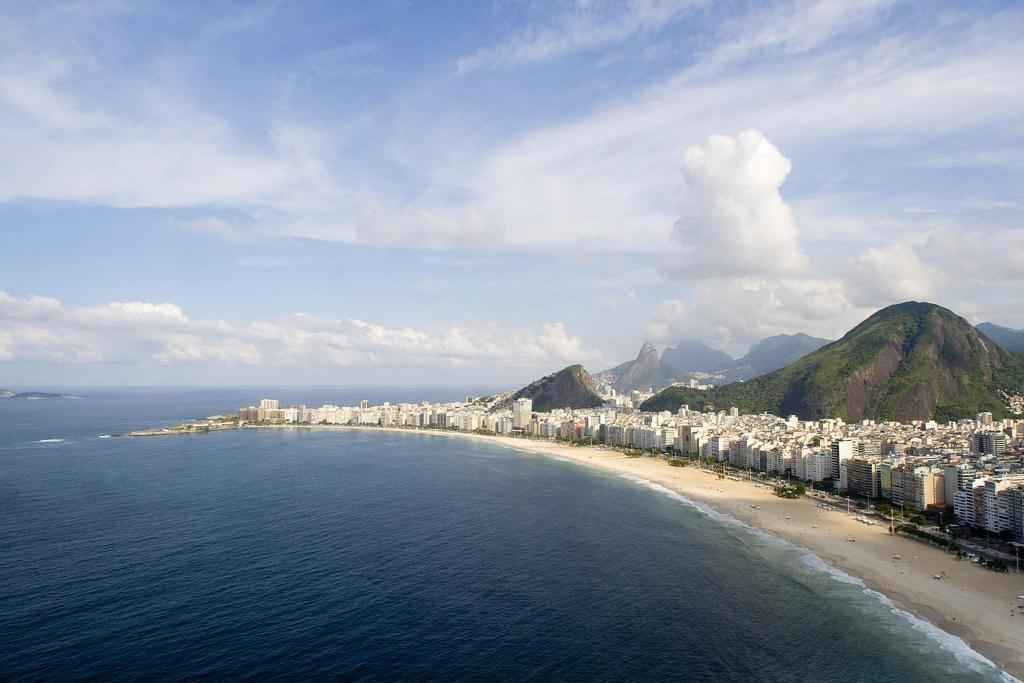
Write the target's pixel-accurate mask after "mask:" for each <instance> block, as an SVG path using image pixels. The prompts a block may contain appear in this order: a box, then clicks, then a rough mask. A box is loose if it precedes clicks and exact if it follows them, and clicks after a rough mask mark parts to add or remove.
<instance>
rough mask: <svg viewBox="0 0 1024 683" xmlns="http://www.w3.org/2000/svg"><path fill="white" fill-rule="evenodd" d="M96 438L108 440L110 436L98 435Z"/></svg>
mask: <svg viewBox="0 0 1024 683" xmlns="http://www.w3.org/2000/svg"><path fill="white" fill-rule="evenodd" d="M96 438H97V439H109V438H110V434H100V435H99V436H97V437H96Z"/></svg>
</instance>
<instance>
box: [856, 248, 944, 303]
mask: <svg viewBox="0 0 1024 683" xmlns="http://www.w3.org/2000/svg"><path fill="white" fill-rule="evenodd" d="M849 266H850V269H849V271H850V272H849V277H848V288H849V292H850V298H851V299H852V300H853V302H854V303H856V304H859V305H861V306H885V305H888V304H892V303H899V302H901V301H907V300H911V299H929V298H930V297H931V296H932V295H933V294H934V292H935V281H936V278H937V272H936V270H935V269H934V268H933V267H931V266H929V265H927V264H926V263H925V262H924V261H922V260H921V258H920V257H919V256H918V255H917V252H916V251H914V249H913V248H911V247H910V246H909V245H906V244H902V243H896V244H890V245H887V246H883V247H872V248H870V249H866V250H864V251H863V252H861V253H859V254H857V255H856V256H853V257H851V258H850V260H849Z"/></svg>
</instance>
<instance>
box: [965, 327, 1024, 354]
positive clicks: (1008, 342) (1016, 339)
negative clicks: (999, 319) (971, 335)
mask: <svg viewBox="0 0 1024 683" xmlns="http://www.w3.org/2000/svg"><path fill="white" fill-rule="evenodd" d="M977 328H978V331H979V332H981V333H982V334H984V335H985V336H986V337H988V338H989V339H991V340H992V341H994V342H995V343H996V344H998V345H999V346H1001V347H1003V348H1004V349H1006V350H1007V351H1012V352H1013V353H1024V330H1015V329H1013V328H1012V327H1004V326H1002V325H996V324H995V323H981V324H979V325H977Z"/></svg>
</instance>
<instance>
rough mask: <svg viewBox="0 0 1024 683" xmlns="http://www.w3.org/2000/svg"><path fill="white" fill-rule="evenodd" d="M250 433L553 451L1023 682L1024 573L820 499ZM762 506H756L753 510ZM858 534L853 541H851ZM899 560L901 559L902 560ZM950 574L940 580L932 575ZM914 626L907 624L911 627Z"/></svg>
mask: <svg viewBox="0 0 1024 683" xmlns="http://www.w3.org/2000/svg"><path fill="white" fill-rule="evenodd" d="M244 428H245V429H277V430H294V431H300V430H308V431H369V432H390V433H398V434H417V435H430V436H443V437H451V438H463V439H474V440H478V441H482V442H487V443H494V444H497V445H500V446H503V447H506V448H512V449H517V450H520V451H523V452H528V453H532V454H535V455H542V456H546V457H554V458H556V459H559V460H565V461H569V462H572V463H575V464H577V465H583V466H588V467H591V468H593V469H598V470H601V471H603V472H610V473H613V474H617V475H619V476H623V477H625V478H629V479H633V480H641V481H643V482H646V483H648V484H654V485H658V486H662V487H664V488H666V489H668V490H669V491H671V492H674V493H676V494H679V495H681V496H683V497H685V498H686V499H688V500H689V501H691V502H694V503H699V504H704V505H707V506H709V507H710V508H711V509H712V510H714V511H716V512H718V513H722V514H725V515H728V516H730V517H732V518H734V519H736V520H738V521H740V522H742V523H744V524H746V525H748V526H750V527H752V528H753V529H756V530H760V531H762V532H765V533H768V534H770V535H772V536H775V537H778V538H781V539H783V540H785V541H787V542H789V543H790V544H791V545H793V546H795V547H796V548H797V549H800V550H805V551H807V552H809V553H812V554H813V555H815V556H817V557H818V558H819V559H821V560H822V561H823V562H825V563H826V564H827V565H829V566H830V567H831V568H833V569H837V570H839V571H841V572H843V573H845V574H848V575H849V576H850V577H853V578H855V579H859V580H860V581H861V582H862V583H863V584H864V586H865V587H866V589H867V590H870V591H874V592H877V593H879V594H881V595H882V596H884V597H885V598H887V599H888V600H889V601H891V602H892V603H893V605H894V606H895V607H896V608H898V609H901V610H903V611H904V612H907V613H908V614H909V615H910V616H912V617H916V618H918V619H920V620H922V621H924V622H926V623H928V624H930V625H931V626H933V627H935V628H938V629H941V630H942V631H945V632H946V633H947V634H952V635H953V636H956V637H957V638H959V639H961V640H962V641H964V642H965V643H966V644H967V645H968V646H970V648H971V649H973V650H975V651H976V652H977V653H980V654H981V655H983V656H984V657H985V658H987V659H989V660H991V661H992V662H994V663H995V664H996V665H997V666H998V667H1000V668H1001V669H1003V670H1004V671H1005V672H1007V673H1008V674H1010V675H1011V676H1014V677H1015V678H1016V679H1018V680H1024V612H1018V610H1016V608H1015V606H1016V596H1017V595H1024V574H1018V573H1014V572H1010V573H1008V574H997V573H995V572H991V571H988V570H986V569H983V568H980V567H977V566H975V565H974V564H973V563H971V562H969V561H966V560H959V561H958V560H956V558H955V557H954V556H951V555H949V554H948V553H946V552H944V551H942V550H940V549H938V548H935V547H933V546H930V545H928V544H926V543H922V542H920V541H916V540H912V539H908V538H904V537H902V536H898V535H896V536H893V535H890V534H889V532H888V529H887V528H886V527H882V526H880V525H876V526H867V525H864V524H860V523H858V522H856V521H855V520H854V519H853V518H852V517H850V516H847V514H846V513H845V512H840V511H826V510H822V509H819V508H818V507H817V505H816V502H817V501H816V499H813V498H809V497H802V498H796V499H787V498H780V497H778V496H776V495H774V493H772V491H771V490H770V489H768V488H766V487H758V486H754V485H752V484H751V483H750V482H744V481H742V480H740V481H736V480H732V479H719V478H717V476H715V475H714V474H712V473H710V472H706V471H703V470H700V469H699V468H696V467H692V466H688V467H672V466H670V465H668V463H666V462H665V461H664V460H663V459H657V458H651V457H628V456H626V455H623V454H622V453H620V452H618V451H615V450H611V449H608V448H602V447H598V446H570V445H567V444H563V443H559V442H554V441H540V440H533V439H516V438H512V437H506V436H499V435H490V434H475V433H467V432H458V431H435V430H427V429H409V428H401V427H374V426H360V425H247V426H245V427H244ZM755 505H756V506H757V507H756V508H754V507H752V506H755ZM849 538H854V539H856V541H855V542H853V543H851V542H849V541H848V540H847V539H849ZM896 558H898V559H896ZM940 572H944V573H945V576H944V578H943V579H942V580H935V579H934V578H933V576H934V575H936V574H939V573H940ZM908 625H911V624H908Z"/></svg>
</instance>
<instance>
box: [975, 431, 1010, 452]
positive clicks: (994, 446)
mask: <svg viewBox="0 0 1024 683" xmlns="http://www.w3.org/2000/svg"><path fill="white" fill-rule="evenodd" d="M1006 447H1007V439H1006V434H1004V433H1003V432H995V431H984V432H975V433H974V434H971V450H972V451H973V452H975V453H985V454H986V455H996V456H999V455H1003V454H1004V453H1006Z"/></svg>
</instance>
